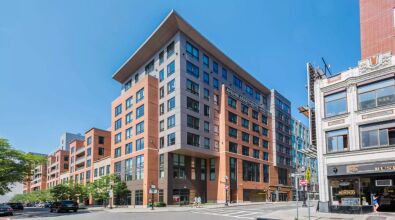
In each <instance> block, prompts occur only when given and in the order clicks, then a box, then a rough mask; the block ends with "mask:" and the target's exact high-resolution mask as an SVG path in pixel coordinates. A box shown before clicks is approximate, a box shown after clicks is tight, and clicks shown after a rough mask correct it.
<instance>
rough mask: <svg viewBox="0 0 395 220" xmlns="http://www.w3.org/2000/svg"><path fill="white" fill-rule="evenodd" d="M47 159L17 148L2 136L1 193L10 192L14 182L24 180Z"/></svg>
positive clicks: (0, 153) (0, 148)
mask: <svg viewBox="0 0 395 220" xmlns="http://www.w3.org/2000/svg"><path fill="white" fill-rule="evenodd" d="M45 161H46V158H45V157H42V156H40V155H36V154H31V153H24V152H22V151H19V150H16V149H14V148H12V147H11V145H10V144H9V142H8V140H7V139H4V138H0V195H4V194H5V193H7V192H9V191H10V190H11V189H10V186H11V184H12V183H15V182H23V180H24V179H25V178H26V177H28V176H30V175H31V170H32V169H33V167H35V166H36V165H38V164H41V163H44V162H45Z"/></svg>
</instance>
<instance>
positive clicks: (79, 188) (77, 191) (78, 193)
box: [50, 182, 89, 201]
mask: <svg viewBox="0 0 395 220" xmlns="http://www.w3.org/2000/svg"><path fill="white" fill-rule="evenodd" d="M50 191H51V194H52V196H53V198H54V199H55V200H66V199H67V200H74V201H77V200H78V198H81V199H83V198H87V197H88V196H89V192H88V186H87V185H82V184H78V183H73V182H69V183H63V184H59V185H56V186H54V187H52V188H51V189H50Z"/></svg>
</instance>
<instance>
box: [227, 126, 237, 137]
mask: <svg viewBox="0 0 395 220" xmlns="http://www.w3.org/2000/svg"><path fill="white" fill-rule="evenodd" d="M228 132H229V133H228V134H229V136H230V137H233V138H237V129H236V128H232V127H229V131H228Z"/></svg>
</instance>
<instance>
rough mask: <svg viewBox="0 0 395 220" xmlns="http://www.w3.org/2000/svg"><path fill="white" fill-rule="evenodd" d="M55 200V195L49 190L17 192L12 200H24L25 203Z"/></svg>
mask: <svg viewBox="0 0 395 220" xmlns="http://www.w3.org/2000/svg"><path fill="white" fill-rule="evenodd" d="M50 201H53V197H52V195H51V193H50V191H49V190H38V191H33V192H30V193H24V194H16V195H14V196H13V197H12V198H11V200H10V202H23V203H25V202H26V203H28V202H30V203H35V202H50Z"/></svg>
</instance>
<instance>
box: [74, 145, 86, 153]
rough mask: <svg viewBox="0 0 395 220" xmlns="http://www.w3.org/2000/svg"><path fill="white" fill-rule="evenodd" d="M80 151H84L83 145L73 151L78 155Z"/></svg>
mask: <svg viewBox="0 0 395 220" xmlns="http://www.w3.org/2000/svg"><path fill="white" fill-rule="evenodd" d="M81 153H85V147H81V148H78V149H77V150H76V151H75V155H78V154H81Z"/></svg>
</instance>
